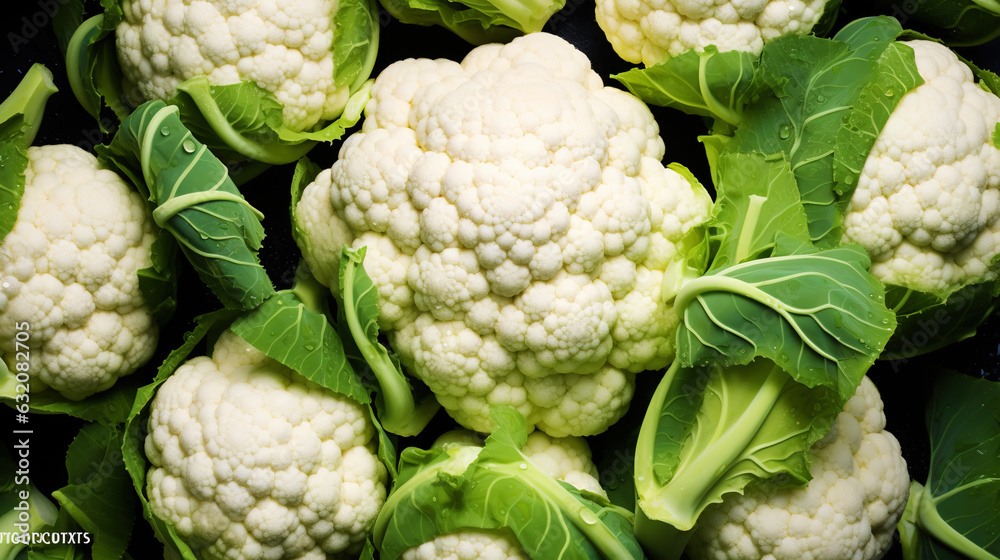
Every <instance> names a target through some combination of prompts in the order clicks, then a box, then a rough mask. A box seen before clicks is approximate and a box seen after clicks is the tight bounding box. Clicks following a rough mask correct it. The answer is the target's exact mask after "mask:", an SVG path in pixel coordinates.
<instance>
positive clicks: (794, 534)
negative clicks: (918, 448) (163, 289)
mask: <svg viewBox="0 0 1000 560" xmlns="http://www.w3.org/2000/svg"><path fill="white" fill-rule="evenodd" d="M811 451H812V454H813V460H812V464H811V465H810V474H811V476H812V480H810V481H809V483H808V485H807V486H805V487H804V488H778V489H775V488H766V487H760V486H758V487H752V488H751V489H750V490H748V491H747V492H746V494H744V495H742V496H740V495H736V494H730V495H728V496H727V497H726V498H725V499H724V501H723V502H722V503H720V504H714V505H712V506H709V507H708V508H707V509H706V510H705V512H704V513H703V514H702V516H701V518H700V519H699V520H698V525H697V526H696V528H695V530H694V534H693V535H692V537H691V541H690V543H689V545H688V547H687V549H686V552H687V554H688V555H689V556H691V558H692V559H693V560H708V559H712V560H725V559H733V558H740V559H742V560H750V559H764V560H782V559H789V560H792V559H795V560H799V559H805V560H870V559H873V558H881V557H882V556H883V555H884V554H885V552H886V550H888V549H889V547H890V546H891V545H892V536H893V533H894V532H895V530H896V523H897V522H898V521H899V518H900V516H901V515H902V514H903V509H904V508H905V506H906V499H907V497H908V495H909V488H910V478H909V475H908V474H907V470H906V461H905V460H904V459H903V456H902V452H901V450H900V448H899V442H898V441H896V438H895V437H894V436H893V435H892V434H891V433H889V432H887V431H885V414H884V413H883V411H882V399H881V397H880V396H879V394H878V390H877V389H876V388H875V384H874V383H872V382H871V380H869V379H868V378H867V377H866V378H864V379H863V380H862V382H861V385H859V386H858V389H857V392H856V393H855V394H854V396H853V397H852V398H851V399H850V400H848V401H847V403H846V404H845V405H844V411H843V412H841V413H840V414H839V415H838V416H837V419H836V421H835V422H834V425H833V427H832V428H831V429H830V431H829V432H828V433H827V434H826V436H824V437H823V439H821V440H820V441H818V442H816V443H815V444H814V445H813V447H812V449H811Z"/></svg>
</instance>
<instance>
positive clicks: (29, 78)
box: [0, 64, 59, 146]
mask: <svg viewBox="0 0 1000 560" xmlns="http://www.w3.org/2000/svg"><path fill="white" fill-rule="evenodd" d="M57 91H59V89H58V88H56V84H55V82H54V81H53V80H52V72H51V71H50V70H49V69H48V68H46V67H45V66H44V65H42V64H33V65H32V66H31V68H29V69H28V71H27V72H26V73H25V74H24V77H23V78H21V82H20V83H19V84H18V85H17V87H16V88H14V91H13V92H11V94H10V95H9V96H8V97H7V99H5V100H4V102H3V103H0V122H4V121H6V120H7V119H9V118H11V117H13V116H14V115H17V114H21V115H24V124H25V126H26V127H27V128H26V130H25V132H24V140H25V143H26V144H27V145H28V146H30V145H31V144H32V142H34V141H35V136H36V135H37V134H38V129H39V127H41V125H42V116H43V115H44V114H45V103H46V102H47V101H48V100H49V96H51V95H52V94H53V93H55V92H57Z"/></svg>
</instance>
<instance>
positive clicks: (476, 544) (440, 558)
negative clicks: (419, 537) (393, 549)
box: [403, 529, 528, 560]
mask: <svg viewBox="0 0 1000 560" xmlns="http://www.w3.org/2000/svg"><path fill="white" fill-rule="evenodd" d="M403 560H528V556H527V555H526V554H525V553H524V551H523V550H521V545H520V544H519V543H518V542H517V539H516V538H514V536H513V535H510V534H508V533H507V532H501V531H489V530H485V529H468V530H465V531H458V532H455V533H449V534H447V535H442V536H440V537H437V538H436V539H434V540H432V541H429V542H426V543H424V544H422V545H420V546H418V547H414V548H411V549H410V550H407V551H406V552H404V553H403Z"/></svg>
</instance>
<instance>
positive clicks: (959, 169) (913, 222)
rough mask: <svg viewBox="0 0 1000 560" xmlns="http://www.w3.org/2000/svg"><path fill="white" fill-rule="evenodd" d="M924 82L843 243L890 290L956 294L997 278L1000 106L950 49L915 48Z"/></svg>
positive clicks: (880, 158) (877, 150) (896, 115)
mask: <svg viewBox="0 0 1000 560" xmlns="http://www.w3.org/2000/svg"><path fill="white" fill-rule="evenodd" d="M905 44H907V45H909V46H910V47H912V48H913V52H914V54H915V55H916V63H917V70H918V71H919V73H920V76H921V77H922V78H923V79H924V83H923V84H921V85H920V86H917V87H916V88H915V89H913V90H912V91H910V92H908V93H907V94H906V95H904V96H903V98H902V99H900V102H899V105H898V106H897V107H896V109H895V110H894V111H893V112H892V114H891V115H890V116H889V120H888V122H886V124H885V127H884V128H883V129H882V131H881V133H880V134H879V136H878V139H877V140H876V141H875V145H874V146H873V147H872V151H871V152H870V153H869V155H868V159H867V160H866V162H865V166H864V169H863V170H862V173H861V175H860V177H859V179H858V186H857V189H856V190H855V191H854V195H853V197H852V198H851V202H850V206H849V208H848V212H847V216H846V217H845V220H844V233H843V239H844V242H846V243H859V244H861V245H862V246H863V247H864V248H865V250H866V251H868V254H869V255H871V257H872V269H871V271H872V274H873V275H874V276H875V277H877V278H878V279H880V280H881V281H883V282H885V283H887V284H894V285H899V286H904V287H907V288H911V289H915V290H919V291H924V292H935V293H939V294H940V293H944V294H948V293H950V292H952V291H954V290H956V289H958V288H960V287H962V286H964V285H966V284H970V283H976V282H980V281H984V280H986V281H991V280H994V279H996V277H997V268H996V265H993V264H992V262H991V261H993V260H994V259H995V258H996V257H997V255H998V254H1000V220H998V218H1000V150H998V149H997V148H996V147H995V146H994V145H993V141H992V134H993V132H994V129H995V128H996V125H997V122H998V121H1000V98H998V97H997V96H996V95H994V94H992V93H990V92H988V91H986V90H984V89H982V88H980V87H979V86H978V85H977V84H976V83H975V81H974V78H973V75H972V71H971V70H970V69H969V67H968V66H966V65H965V64H964V63H962V62H961V61H960V60H959V59H958V57H957V56H956V55H955V54H954V53H953V52H952V51H951V50H950V49H948V48H947V47H945V46H944V45H940V44H938V43H934V42H931V41H910V42H907V43H905Z"/></svg>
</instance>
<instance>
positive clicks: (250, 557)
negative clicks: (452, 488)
mask: <svg viewBox="0 0 1000 560" xmlns="http://www.w3.org/2000/svg"><path fill="white" fill-rule="evenodd" d="M145 451H146V456H147V458H148V459H149V462H150V464H151V468H150V471H149V474H148V478H147V493H148V495H149V501H150V504H151V506H152V508H153V511H154V512H155V513H156V515H157V517H159V518H160V519H163V520H164V521H166V522H167V523H169V524H170V525H172V526H174V527H175V528H176V530H177V532H178V534H179V535H180V536H181V537H182V538H183V539H184V540H185V542H187V543H188V544H189V545H190V546H192V548H194V549H195V550H196V551H198V553H199V554H200V556H199V557H200V558H203V559H205V560H222V559H229V560H235V559H240V560H264V559H269V560H286V559H297V560H325V559H327V558H331V557H339V555H341V554H344V555H347V554H356V553H357V552H359V551H360V549H361V546H362V545H363V543H364V540H365V538H366V537H367V536H368V534H369V533H370V531H371V527H372V524H373V523H374V522H375V518H376V516H377V515H378V512H379V509H380V508H381V507H382V504H383V503H384V502H385V497H386V479H387V474H386V469H385V466H384V465H383V464H382V463H381V462H380V461H379V459H378V457H377V456H376V454H375V427H374V425H373V423H372V421H371V416H370V414H369V412H368V411H367V410H366V409H365V408H364V407H362V406H361V405H359V404H357V403H355V402H353V401H351V400H349V399H348V398H347V397H343V396H340V395H337V394H334V393H332V392H330V391H329V390H326V389H324V388H322V387H320V386H318V385H316V384H313V383H311V382H308V381H306V380H305V379H303V378H301V377H298V376H296V375H295V374H294V373H293V372H292V371H291V370H289V369H288V368H285V367H284V366H282V365H280V364H278V363H277V362H275V361H273V360H271V359H269V358H267V357H266V356H265V355H264V354H263V353H261V352H260V351H259V350H257V349H255V348H253V347H251V346H250V345H248V344H247V343H246V342H245V341H243V339H241V338H239V337H238V336H236V335H235V334H233V333H232V332H231V331H226V332H225V333H224V334H223V335H222V336H221V337H220V338H219V340H218V341H217V343H216V345H215V348H214V351H213V354H212V357H211V358H209V357H204V356H203V357H198V358H194V359H191V360H189V361H187V362H186V363H184V364H183V365H181V366H180V367H179V368H178V369H177V371H176V372H175V373H174V374H173V375H172V376H171V377H169V378H168V379H167V380H166V381H165V382H164V383H163V385H161V386H160V388H159V390H158V391H157V394H156V397H155V399H154V400H153V401H152V404H151V406H150V415H149V435H148V436H147V438H146V447H145Z"/></svg>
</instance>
